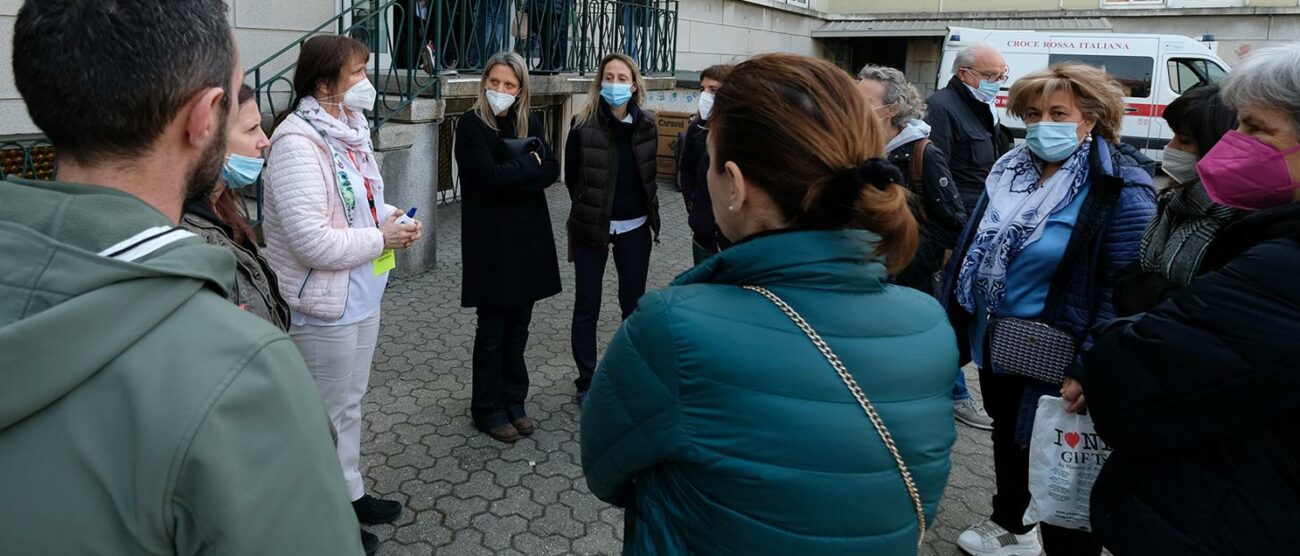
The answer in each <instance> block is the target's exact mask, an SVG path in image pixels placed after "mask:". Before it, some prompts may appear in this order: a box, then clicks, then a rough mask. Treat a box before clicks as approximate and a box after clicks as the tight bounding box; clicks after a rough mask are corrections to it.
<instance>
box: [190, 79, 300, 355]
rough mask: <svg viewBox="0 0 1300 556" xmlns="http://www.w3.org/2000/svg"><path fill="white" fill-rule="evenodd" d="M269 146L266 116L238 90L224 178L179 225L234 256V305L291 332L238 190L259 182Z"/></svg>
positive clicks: (194, 202) (249, 94)
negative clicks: (227, 250) (263, 124)
mask: <svg viewBox="0 0 1300 556" xmlns="http://www.w3.org/2000/svg"><path fill="white" fill-rule="evenodd" d="M270 144H271V142H270V140H268V139H267V138H266V133H265V132H263V131H262V114H261V112H260V111H259V110H258V107H257V100H256V99H255V98H254V96H253V89H252V88H250V87H249V86H248V85H244V86H243V88H241V89H240V91H239V114H238V116H237V119H236V120H234V123H233V125H231V126H230V129H229V130H228V132H227V136H226V149H227V150H226V160H225V163H224V164H223V165H222V166H221V179H220V180H218V181H217V183H216V184H215V187H214V188H213V189H212V191H211V192H210V193H208V192H202V194H200V195H199V196H197V197H193V198H191V199H188V200H187V201H186V203H185V212H184V213H183V214H182V215H181V221H180V224H181V226H182V227H184V228H185V229H187V230H189V231H191V232H194V233H195V234H197V235H198V236H199V237H201V238H203V239H204V240H205V241H207V242H208V243H210V244H212V245H216V246H219V247H224V248H226V249H229V250H230V252H231V253H232V254H234V255H235V276H233V278H234V283H233V287H231V288H230V290H229V296H228V297H229V298H230V301H231V302H232V303H234V304H236V305H238V306H239V307H240V308H241V309H244V310H245V311H248V312H249V313H252V314H254V315H257V316H259V317H262V318H264V319H266V320H268V321H270V322H271V324H274V325H275V326H277V327H279V328H280V329H281V330H286V331H287V330H288V329H289V310H288V308H287V307H286V306H285V304H284V300H283V299H281V298H280V290H279V287H278V286H277V284H276V277H275V272H273V271H271V268H270V267H268V266H267V264H266V259H265V258H263V257H262V251H261V248H259V247H258V245H257V236H256V234H255V233H254V232H253V228H252V227H251V226H249V225H248V219H247V213H246V211H245V210H244V204H243V195H241V194H240V193H239V190H240V189H243V188H245V187H248V186H250V185H253V184H254V183H257V180H258V178H259V177H261V175H262V167H263V165H264V163H265V161H264V160H263V159H262V158H261V156H262V150H263V149H265V148H266V147H267V146H269V145H270Z"/></svg>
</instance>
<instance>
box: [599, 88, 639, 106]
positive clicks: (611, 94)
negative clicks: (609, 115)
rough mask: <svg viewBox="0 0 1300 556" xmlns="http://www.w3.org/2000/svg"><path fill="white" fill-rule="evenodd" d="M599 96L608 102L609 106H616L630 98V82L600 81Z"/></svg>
mask: <svg viewBox="0 0 1300 556" xmlns="http://www.w3.org/2000/svg"><path fill="white" fill-rule="evenodd" d="M600 97H601V98H603V99H605V102H608V103H609V105H610V107H612V108H618V107H620V106H623V105H624V104H627V101H629V100H632V84H631V83H601V84H600Z"/></svg>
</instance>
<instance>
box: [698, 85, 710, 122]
mask: <svg viewBox="0 0 1300 556" xmlns="http://www.w3.org/2000/svg"><path fill="white" fill-rule="evenodd" d="M697 106H698V107H699V109H700V119H701V120H708V119H709V114H710V113H712V112H713V93H710V92H708V91H704V92H703V93H700V101H699V104H698V105H697Z"/></svg>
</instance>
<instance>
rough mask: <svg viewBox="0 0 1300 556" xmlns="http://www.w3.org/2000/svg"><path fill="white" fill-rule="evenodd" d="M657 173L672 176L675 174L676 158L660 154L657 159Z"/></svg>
mask: <svg viewBox="0 0 1300 556" xmlns="http://www.w3.org/2000/svg"><path fill="white" fill-rule="evenodd" d="M658 162H659V163H658V165H657V168H658V173H659V175H661V176H669V177H674V176H676V175H677V160H676V159H674V158H673V157H671V156H661V157H659V159H658Z"/></svg>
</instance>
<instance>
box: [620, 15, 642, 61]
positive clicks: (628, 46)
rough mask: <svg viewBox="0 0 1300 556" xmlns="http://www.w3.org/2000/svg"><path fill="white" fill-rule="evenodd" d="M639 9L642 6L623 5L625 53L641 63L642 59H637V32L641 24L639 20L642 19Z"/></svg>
mask: <svg viewBox="0 0 1300 556" xmlns="http://www.w3.org/2000/svg"><path fill="white" fill-rule="evenodd" d="M638 10H640V8H637V7H633V6H624V7H623V53H624V54H627V55H628V56H629V57H630V58H632V59H633V60H637V63H638V64H640V63H641V61H640V60H638V59H637V50H636V32H637V26H638V25H639V21H638V20H640V19H641V18H640V17H638V15H639V14H638V13H637V11H638Z"/></svg>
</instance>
